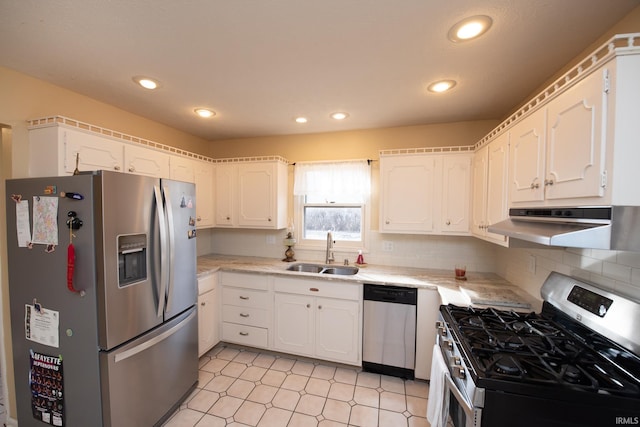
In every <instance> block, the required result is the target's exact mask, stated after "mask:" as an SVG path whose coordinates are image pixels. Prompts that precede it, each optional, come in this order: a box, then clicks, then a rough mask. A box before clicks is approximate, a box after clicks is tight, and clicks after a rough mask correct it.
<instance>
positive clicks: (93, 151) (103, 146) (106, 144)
mask: <svg viewBox="0 0 640 427" xmlns="http://www.w3.org/2000/svg"><path fill="white" fill-rule="evenodd" d="M64 139H65V162H64V163H65V172H67V173H73V171H74V170H75V168H76V159H77V161H78V170H80V171H81V172H82V171H95V170H112V171H123V169H124V168H123V166H124V151H123V150H124V144H122V143H120V142H117V141H114V140H112V139H108V138H104V137H101V136H98V135H93V134H90V133H85V132H81V131H76V130H71V129H67V130H65V131H64Z"/></svg>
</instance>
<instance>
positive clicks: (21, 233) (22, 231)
mask: <svg viewBox="0 0 640 427" xmlns="http://www.w3.org/2000/svg"><path fill="white" fill-rule="evenodd" d="M16 233H17V235H18V236H17V237H18V247H20V248H26V247H27V246H29V243H31V230H30V228H29V201H28V200H20V201H17V202H16Z"/></svg>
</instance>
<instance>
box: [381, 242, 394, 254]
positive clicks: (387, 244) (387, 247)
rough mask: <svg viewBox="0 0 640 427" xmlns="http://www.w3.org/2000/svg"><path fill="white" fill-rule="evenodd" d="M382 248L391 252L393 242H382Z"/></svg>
mask: <svg viewBox="0 0 640 427" xmlns="http://www.w3.org/2000/svg"><path fill="white" fill-rule="evenodd" d="M382 250H383V251H385V252H393V242H390V241H388V240H385V241H384V242H382Z"/></svg>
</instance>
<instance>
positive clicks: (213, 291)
mask: <svg viewBox="0 0 640 427" xmlns="http://www.w3.org/2000/svg"><path fill="white" fill-rule="evenodd" d="M217 284H218V275H217V274H216V273H214V274H210V275H208V276H204V277H200V278H198V356H202V355H203V354H205V353H206V352H207V351H209V350H210V349H211V348H212V347H213V346H214V345H216V344H217V343H218V342H219V341H220V325H219V318H220V313H219V310H218V286H217Z"/></svg>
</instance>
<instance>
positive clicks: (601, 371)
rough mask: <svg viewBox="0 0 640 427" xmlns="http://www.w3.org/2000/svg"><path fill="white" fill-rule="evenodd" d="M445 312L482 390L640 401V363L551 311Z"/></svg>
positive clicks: (455, 309) (448, 309) (446, 309)
mask: <svg viewBox="0 0 640 427" xmlns="http://www.w3.org/2000/svg"><path fill="white" fill-rule="evenodd" d="M545 304H546V303H545ZM548 308H549V307H547V309H548ZM443 310H444V312H443V314H445V319H446V320H448V323H449V327H450V329H451V330H452V332H453V334H454V335H455V336H456V337H457V339H458V340H459V342H460V344H461V346H462V348H463V353H464V356H465V357H466V358H467V359H468V360H469V362H470V364H471V370H470V371H471V372H470V373H471V375H472V376H473V378H474V382H476V385H477V386H479V387H484V388H489V389H494V390H495V389H497V390H514V391H515V390H518V389H520V390H521V389H522V388H523V387H524V388H530V387H537V388H539V387H541V386H542V387H544V386H553V387H550V390H553V391H554V392H561V390H563V389H565V390H566V389H567V388H569V389H571V390H574V391H576V390H580V391H585V392H592V393H599V394H611V395H620V396H626V397H633V398H637V397H640V378H639V377H638V374H639V373H640V358H638V357H637V356H636V355H634V354H633V353H631V352H629V351H627V350H625V349H624V348H622V347H620V346H619V345H617V344H616V343H614V342H611V341H609V340H607V339H606V338H605V337H603V336H601V335H599V334H595V333H589V330H588V329H586V328H584V330H578V331H575V330H570V329H569V328H568V327H567V326H566V325H563V323H562V321H561V319H560V321H559V320H557V319H555V318H552V317H553V316H549V315H547V314H545V310H543V313H542V314H536V313H517V312H514V311H506V310H498V309H493V308H487V309H476V308H471V307H457V306H453V305H449V306H443ZM447 318H448V319H447ZM544 388H546V387H544Z"/></svg>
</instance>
